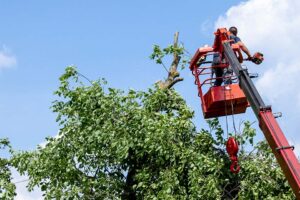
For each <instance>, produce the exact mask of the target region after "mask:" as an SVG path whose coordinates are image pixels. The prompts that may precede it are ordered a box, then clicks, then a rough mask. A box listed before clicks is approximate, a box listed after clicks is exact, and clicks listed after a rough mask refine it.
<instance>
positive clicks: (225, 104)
mask: <svg viewBox="0 0 300 200" xmlns="http://www.w3.org/2000/svg"><path fill="white" fill-rule="evenodd" d="M224 103H225V118H226V133H227V139H228V119H227V103H226V86H225V85H224Z"/></svg>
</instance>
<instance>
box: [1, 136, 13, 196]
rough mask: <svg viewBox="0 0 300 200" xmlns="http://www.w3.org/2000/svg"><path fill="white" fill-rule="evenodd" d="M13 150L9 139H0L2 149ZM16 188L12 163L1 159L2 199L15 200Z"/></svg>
mask: <svg viewBox="0 0 300 200" xmlns="http://www.w3.org/2000/svg"><path fill="white" fill-rule="evenodd" d="M6 148H8V149H9V150H11V147H10V144H9V141H8V140H7V139H0V149H1V150H5V149H6ZM15 189H16V186H15V185H14V184H13V183H12V177H11V171H10V161H9V159H7V158H0V199H7V200H10V199H14V196H15V195H16V194H15Z"/></svg>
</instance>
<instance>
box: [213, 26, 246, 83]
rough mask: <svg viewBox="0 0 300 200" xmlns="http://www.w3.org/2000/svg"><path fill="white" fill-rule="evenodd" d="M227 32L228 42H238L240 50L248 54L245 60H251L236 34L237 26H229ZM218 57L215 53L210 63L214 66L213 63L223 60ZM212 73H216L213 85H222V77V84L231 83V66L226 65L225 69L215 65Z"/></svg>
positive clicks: (216, 63)
mask: <svg viewBox="0 0 300 200" xmlns="http://www.w3.org/2000/svg"><path fill="white" fill-rule="evenodd" d="M229 33H230V35H229V39H230V40H231V42H230V43H231V44H238V45H239V47H240V48H241V49H242V51H243V52H244V53H245V54H246V55H247V56H248V58H247V60H252V56H251V54H250V52H249V50H248V48H247V47H246V45H245V44H244V43H243V42H242V41H241V39H240V38H239V37H238V36H237V33H238V30H237V28H236V27H234V26H232V27H230V28H229ZM220 59H221V57H220V54H219V53H215V54H214V56H213V62H212V65H213V66H215V65H218V64H220V63H221V62H224V60H223V61H221V60H220ZM213 73H215V75H216V80H215V83H214V86H220V85H222V82H223V77H225V78H224V84H225V85H228V84H231V83H232V81H231V77H230V76H232V74H233V70H232V68H231V66H228V67H227V68H225V69H223V68H220V67H216V68H214V70H213Z"/></svg>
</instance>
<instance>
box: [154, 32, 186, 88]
mask: <svg viewBox="0 0 300 200" xmlns="http://www.w3.org/2000/svg"><path fill="white" fill-rule="evenodd" d="M178 36H179V32H176V33H175V35H174V44H173V46H174V48H177V47H178ZM180 59H181V57H180V56H179V55H178V53H177V52H176V51H174V53H173V61H172V64H171V66H170V69H169V73H168V78H167V79H166V80H164V81H159V82H158V87H159V88H160V89H170V88H171V87H173V86H174V85H175V84H176V83H178V82H180V81H183V78H179V76H180V74H179V72H178V70H177V68H178V65H179V62H180Z"/></svg>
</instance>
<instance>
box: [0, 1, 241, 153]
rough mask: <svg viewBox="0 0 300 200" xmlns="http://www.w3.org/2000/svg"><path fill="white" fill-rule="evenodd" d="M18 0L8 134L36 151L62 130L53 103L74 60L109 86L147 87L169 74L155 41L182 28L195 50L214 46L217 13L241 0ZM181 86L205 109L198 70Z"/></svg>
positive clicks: (4, 20)
mask: <svg viewBox="0 0 300 200" xmlns="http://www.w3.org/2000/svg"><path fill="white" fill-rule="evenodd" d="M218 2H219V1H217V0H215V1H209V2H205V4H203V3H201V2H199V1H185V2H184V3H183V2H182V1H88V3H87V1H46V2H45V1H44V2H40V1H26V3H25V2H23V3H20V2H17V1H9V2H8V1H7V2H2V5H1V8H0V13H1V14H0V15H1V18H0V23H1V26H2V30H1V31H0V46H2V51H5V52H6V54H8V55H9V56H13V57H14V58H15V59H16V64H15V65H14V66H12V67H11V68H3V69H1V71H0V90H1V98H0V110H1V112H0V120H1V122H2V123H1V124H2V125H1V126H0V137H9V139H10V140H11V142H12V144H13V146H14V148H16V149H22V150H27V149H33V148H34V147H35V146H36V145H37V144H39V143H41V142H42V141H43V140H44V138H45V137H46V136H49V135H56V134H57V132H58V127H57V124H56V122H55V114H53V113H52V112H51V110H50V109H49V107H50V106H51V102H52V101H53V100H54V99H55V96H54V95H53V91H54V90H55V89H56V88H57V86H58V77H59V76H60V75H61V74H62V73H63V71H64V68H65V67H66V66H67V65H71V64H74V65H76V66H77V67H78V69H79V71H80V72H81V73H82V74H84V75H86V76H87V77H89V78H90V79H97V78H99V77H105V78H106V79H107V80H108V82H109V86H111V87H117V88H120V89H124V90H127V89H128V88H134V89H139V90H145V89H146V88H148V87H150V86H151V85H152V84H153V83H154V82H156V81H157V80H160V79H162V78H163V77H165V76H166V74H165V71H164V70H163V68H162V67H161V66H158V65H155V64H154V63H153V62H152V61H151V60H149V59H148V57H149V55H150V53H151V51H152V46H153V44H159V45H162V46H164V45H167V44H169V43H171V42H172V40H173V34H174V32H175V31H179V32H180V41H182V42H184V44H185V46H186V48H187V50H188V51H189V52H191V53H192V54H193V53H194V51H195V50H196V48H198V47H199V46H201V45H203V44H204V43H208V44H210V43H211V42H212V41H211V40H212V38H213V34H212V33H213V26H214V22H215V20H216V19H217V17H218V16H219V15H220V14H221V13H224V12H225V11H226V10H227V9H228V8H229V7H230V6H231V5H233V4H236V3H237V2H238V1H226V3H225V4H224V3H223V4H222V5H219V6H216V5H217V4H218ZM182 75H183V76H184V78H185V79H186V80H185V82H184V83H181V84H178V89H179V90H180V91H181V92H182V94H183V95H184V96H185V98H186V99H187V101H188V103H189V104H190V105H191V107H193V108H194V109H196V110H198V111H199V112H198V113H197V115H201V113H200V110H199V108H200V104H199V99H198V98H197V96H196V90H195V89H196V88H195V87H194V85H193V84H192V82H191V81H192V77H191V76H189V75H190V72H189V70H188V69H186V70H185V71H184V72H183V73H182Z"/></svg>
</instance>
